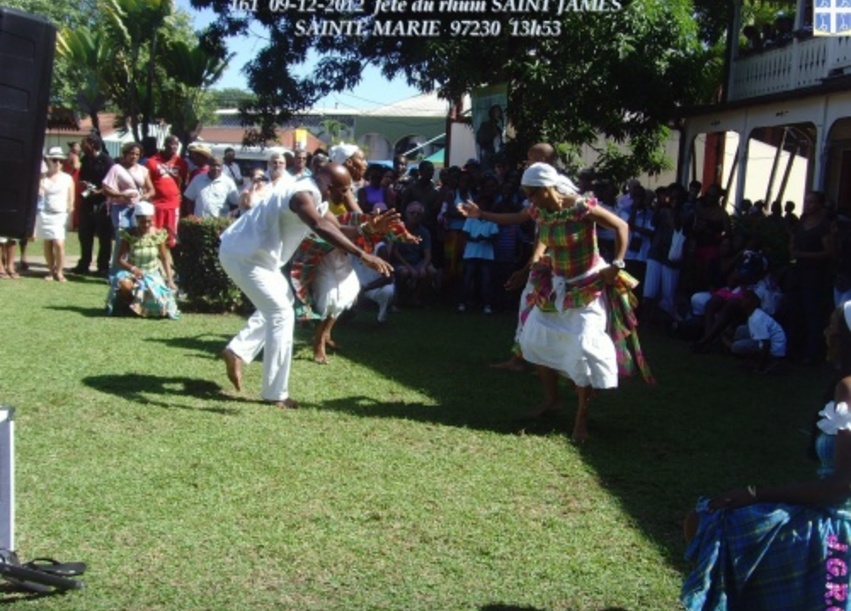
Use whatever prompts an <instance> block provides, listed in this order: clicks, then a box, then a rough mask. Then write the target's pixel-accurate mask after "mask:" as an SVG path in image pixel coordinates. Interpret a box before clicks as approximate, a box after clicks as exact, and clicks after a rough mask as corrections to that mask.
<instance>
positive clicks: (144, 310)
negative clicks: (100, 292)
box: [106, 201, 180, 319]
mask: <svg viewBox="0 0 851 611" xmlns="http://www.w3.org/2000/svg"><path fill="white" fill-rule="evenodd" d="M133 213H134V215H135V217H136V226H135V227H131V228H129V229H124V230H122V231H121V246H120V250H119V252H118V272H117V273H116V274H115V275H114V276H113V278H112V282H111V284H110V291H109V296H108V297H107V301H106V309H107V313H109V314H120V313H122V310H129V311H130V312H132V313H133V314H136V315H138V316H143V317H151V318H163V317H168V318H172V319H174V318H177V317H178V316H179V315H180V312H179V311H178V309H177V302H176V299H175V297H176V295H177V287H176V286H175V284H174V279H173V275H172V268H171V255H170V254H169V249H168V231H167V230H166V229H156V228H155V227H154V205H153V204H151V203H150V202H146V201H141V202H137V203H136V204H135V206H134V207H133Z"/></svg>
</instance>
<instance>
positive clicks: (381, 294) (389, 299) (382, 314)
mask: <svg viewBox="0 0 851 611" xmlns="http://www.w3.org/2000/svg"><path fill="white" fill-rule="evenodd" d="M395 292H396V291H395V289H394V288H393V283H392V282H391V283H390V284H385V285H384V286H380V287H378V288H377V289H371V290H369V291H364V293H363V296H364V297H366V298H367V299H369V300H371V301H374V302H375V303H377V304H378V322H386V321H387V311H388V310H389V309H390V304H391V303H393V295H394V294H395Z"/></svg>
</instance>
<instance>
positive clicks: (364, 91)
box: [177, 0, 419, 109]
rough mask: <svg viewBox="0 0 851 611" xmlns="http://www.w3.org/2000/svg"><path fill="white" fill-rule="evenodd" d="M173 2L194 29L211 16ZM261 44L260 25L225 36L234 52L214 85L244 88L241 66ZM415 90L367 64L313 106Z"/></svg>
mask: <svg viewBox="0 0 851 611" xmlns="http://www.w3.org/2000/svg"><path fill="white" fill-rule="evenodd" d="M177 6H178V7H179V8H181V9H183V10H185V11H186V12H188V13H189V14H190V15H192V18H193V22H194V25H195V28H196V29H201V28H203V27H204V26H205V25H207V24H208V23H210V21H212V20H213V19H214V18H215V13H213V11H211V10H204V11H197V10H195V9H193V8H192V7H191V6H190V4H189V0H177ZM264 45H265V41H264V40H263V30H262V28H260V27H255V35H253V36H248V37H243V38H233V39H231V40H229V41H228V50H229V51H230V52H232V53H236V56H235V57H234V58H233V60H231V63H230V66H229V67H228V70H227V71H226V72H225V74H224V76H223V77H222V79H221V80H220V81H219V82H218V83H216V85H215V87H216V88H217V89H218V88H223V87H237V88H239V89H248V84H247V83H246V80H245V76H244V75H243V74H242V72H241V71H242V67H243V66H244V65H245V64H246V63H247V62H248V61H249V60H250V59H251V58H252V57H253V56H254V53H256V52H257V51H259V50H260V49H262V48H263V46H264ZM313 61H315V60H313ZM312 65H313V62H312V61H309V62H308V63H306V64H305V66H304V68H303V70H300V71H299V72H301V73H302V74H307V73H309V72H310V71H311V69H312ZM379 93H380V94H381V95H379ZM418 93H419V92H418V91H417V90H416V89H414V88H412V87H409V86H408V85H407V84H405V82H404V81H400V80H398V79H396V80H393V81H388V80H387V79H385V78H384V77H383V76H381V72H380V71H379V70H378V69H377V68H374V67H372V66H367V67H366V68H365V69H364V73H363V79H362V80H361V83H360V85H358V86H357V87H356V88H354V89H352V90H349V91H343V92H340V93H335V94H331V95H329V96H326V97H325V98H322V99H321V100H319V101H318V102H317V104H316V107H317V108H341V109H354V108H358V109H359V108H372V107H375V106H381V105H384V104H392V103H393V102H398V101H399V100H403V99H405V98H409V97H411V96H414V95H417V94H418Z"/></svg>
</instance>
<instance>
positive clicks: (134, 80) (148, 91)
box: [103, 0, 174, 142]
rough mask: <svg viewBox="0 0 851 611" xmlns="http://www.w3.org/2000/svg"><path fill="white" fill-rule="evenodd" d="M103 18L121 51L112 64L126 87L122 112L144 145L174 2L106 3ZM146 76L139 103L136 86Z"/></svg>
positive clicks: (133, 0)
mask: <svg viewBox="0 0 851 611" xmlns="http://www.w3.org/2000/svg"><path fill="white" fill-rule="evenodd" d="M103 14H104V16H105V17H106V24H107V28H108V29H109V31H110V33H111V34H112V35H113V37H114V38H115V40H116V43H117V44H116V47H117V49H120V52H119V53H116V55H115V57H114V58H113V59H112V61H113V62H114V64H115V65H116V66H117V67H118V68H119V70H120V71H121V77H123V80H122V78H119V80H118V81H117V83H122V84H124V85H125V89H124V92H123V95H122V96H121V97H122V98H123V99H122V100H120V103H121V106H122V110H123V112H124V115H125V118H126V119H129V121H130V125H131V128H132V129H133V132H134V136H135V138H136V139H137V140H138V141H140V142H141V141H142V138H143V137H144V136H147V134H148V125H149V124H150V123H151V118H152V116H153V85H154V71H155V68H156V66H157V64H158V63H159V62H161V61H162V58H161V57H159V54H160V49H159V39H160V33H161V32H160V30H161V29H162V27H163V26H164V25H167V24H168V23H169V22H170V19H171V18H172V16H173V15H174V2H173V0H104V1H103ZM143 50H144V51H145V53H144V55H143ZM143 57H144V60H143ZM143 61H144V64H145V65H144V68H145V70H144V72H143V70H142V68H143V66H142V63H143ZM143 74H144V82H145V96H144V99H142V100H140V99H139V98H140V96H139V92H138V85H137V84H138V82H139V81H141V80H142V79H143ZM116 101H118V100H116ZM140 119H141V121H140Z"/></svg>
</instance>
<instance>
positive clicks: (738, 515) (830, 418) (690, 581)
mask: <svg viewBox="0 0 851 611" xmlns="http://www.w3.org/2000/svg"><path fill="white" fill-rule="evenodd" d="M825 336H826V338H827V343H828V353H829V355H830V360H832V361H833V362H835V363H836V364H837V365H838V367H839V372H840V373H839V382H838V383H837V384H836V386H835V388H834V391H833V401H831V402H829V403H828V404H827V405H826V406H825V407H824V409H823V410H822V411H820V412H819V420H818V422H817V426H816V435H815V443H814V450H815V455H816V457H817V458H818V460H819V462H820V466H819V469H818V476H819V478H820V479H818V480H816V481H812V482H807V483H800V484H791V485H786V486H776V487H775V486H772V487H761V486H760V487H756V486H747V487H746V488H740V489H736V490H730V491H728V492H725V493H723V494H720V495H718V496H717V497H715V498H713V499H711V500H710V499H707V498H702V499H700V500H699V501H698V504H697V509H696V511H694V512H692V513H691V514H690V515H689V517H688V518H687V519H686V537H687V538H691V543H690V545H689V547H688V551H687V552H686V559H687V560H690V561H692V562H693V563H694V570H693V571H692V572H691V574H690V575H689V576H688V577H687V578H686V581H685V583H684V584H683V589H682V594H681V600H682V602H683V604H684V605H685V608H686V609H688V610H689V611H769V610H771V611H774V610H777V609H789V610H790V611H792V610H794V611H816V610H818V611H839V610H845V611H848V610H851V596H849V591H848V590H849V582H851V573H849V569H850V568H851V553H849V545H851V412H849V404H851V302H846V303H845V304H844V305H843V306H840V308H838V309H837V310H836V311H834V313H833V315H832V316H831V320H830V325H829V327H828V330H827V331H826V332H825Z"/></svg>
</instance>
